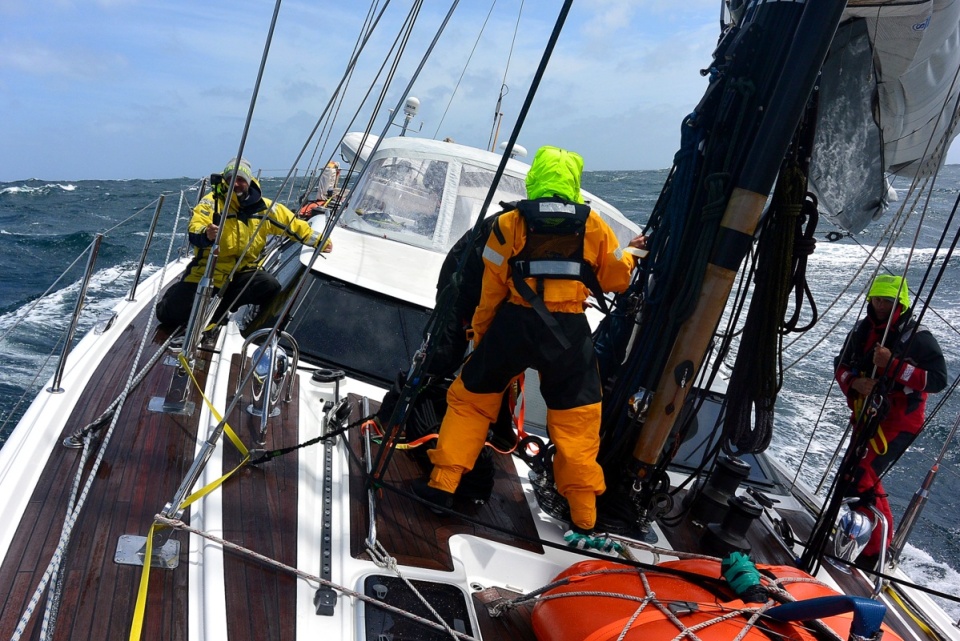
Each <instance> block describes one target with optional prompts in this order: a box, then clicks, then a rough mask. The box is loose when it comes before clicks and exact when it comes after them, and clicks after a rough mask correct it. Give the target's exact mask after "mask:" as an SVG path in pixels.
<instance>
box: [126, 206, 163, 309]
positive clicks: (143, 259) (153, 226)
mask: <svg viewBox="0 0 960 641" xmlns="http://www.w3.org/2000/svg"><path fill="white" fill-rule="evenodd" d="M164 198H165V196H164V195H163V194H160V198H159V199H158V200H157V208H156V209H155V210H154V212H153V220H151V221H150V231H148V232H147V240H146V241H145V242H144V243H143V251H142V252H140V262H138V263H137V273H136V274H134V275H133V285H131V286H130V294H129V295H128V296H127V300H128V301H130V302H133V301H134V300H136V299H135V298H134V296H136V295H137V285H139V284H140V273H141V272H142V271H143V264H144V263H145V262H146V261H147V250H149V249H150V243H151V242H153V233H154V231H156V229H157V221H158V220H159V219H160V209H161V208H162V207H163V200H164Z"/></svg>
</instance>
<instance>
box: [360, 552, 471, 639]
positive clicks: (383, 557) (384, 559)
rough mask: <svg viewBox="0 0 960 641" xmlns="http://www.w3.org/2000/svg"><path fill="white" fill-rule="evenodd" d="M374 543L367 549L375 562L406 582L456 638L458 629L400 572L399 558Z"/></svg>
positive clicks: (451, 635) (452, 636) (444, 627)
mask: <svg viewBox="0 0 960 641" xmlns="http://www.w3.org/2000/svg"><path fill="white" fill-rule="evenodd" d="M373 543H374V544H373V545H372V546H371V545H370V544H369V543H368V544H367V550H368V551H369V552H370V558H371V560H373V562H374V564H376V565H377V566H379V567H382V568H384V569H387V570H390V571H392V572H393V573H394V574H396V575H397V577H399V578H400V580H401V581H403V582H404V583H405V584H406V586H407V587H408V588H409V589H410V591H411V592H413V593H414V594H415V595H416V596H417V598H418V599H420V602H421V603H423V605H424V606H425V607H426V608H427V610H429V611H430V614H432V615H433V616H434V617H435V618H436V619H437V621H439V622H440V625H442V626H443V629H445V630H446V631H447V634H449V635H450V637H451V638H453V639H456V638H457V633H456V631H455V630H454V629H453V628H451V627H450V626H449V625H447V622H446V621H444V620H443V617H442V616H440V613H439V612H437V611H436V610H435V609H434V608H433V606H432V605H430V602H429V601H427V599H426V597H424V596H423V595H422V594H421V593H420V590H418V589H417V588H416V587H414V585H413V583H411V582H410V581H409V580H408V579H407V577H405V576H403V574H401V573H400V567H399V565H398V564H397V560H396V559H395V558H394V557H392V556H390V555H389V554H388V553H387V550H386V549H385V548H384V547H383V545H381V544H380V542H379V541H374V542H373Z"/></svg>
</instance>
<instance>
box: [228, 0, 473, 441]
mask: <svg viewBox="0 0 960 641" xmlns="http://www.w3.org/2000/svg"><path fill="white" fill-rule="evenodd" d="M458 3H459V0H454V2H453V4H452V5H451V6H450V10H449V11H448V13H447V15H446V17H445V19H444V21H443V24H442V25H441V27H440V29H439V30H438V31H437V33H436V34H435V36H434V38H433V41H432V42H431V43H430V45H429V46H428V47H427V50H426V52H425V53H424V55H423V57H422V58H421V60H420V64H419V66H418V67H417V69H416V71H415V72H414V73H413V75H412V76H411V78H410V81H409V83H408V84H407V86H406V88H405V89H404V91H403V92H402V93H401V95H400V100H399V101H398V103H397V106H396V109H395V110H394V112H398V111H399V110H400V107H401V106H402V103H403V100H405V98H406V96H407V95H408V94H409V92H410V89H411V87H412V86H413V83H414V82H416V80H417V78H418V77H419V76H420V72H421V71H422V70H423V67H424V65H425V64H426V61H427V58H428V57H429V55H430V53H431V52H432V51H433V49H434V47H435V46H436V43H437V41H438V40H439V39H440V35H441V34H442V33H443V30H444V28H445V27H446V25H447V23H448V22H449V21H450V17H451V16H452V15H453V12H454V10H455V9H456V7H457V4H458ZM387 4H389V0H387V3H386V4H385V5H384V9H385V8H386V6H387ZM421 7H422V2H420V1H418V2H415V3H414V5H413V6H412V7H411V9H410V13H409V14H408V16H407V19H406V21H405V23H404V24H405V25H406V26H407V35H406V38H404V39H403V42H404V44H403V45H401V48H400V51H402V50H403V47H404V46H405V44H406V42H407V41H408V40H409V34H410V33H412V31H413V26H414V24H415V23H416V19H417V16H418V15H419V11H420V8H421ZM380 15H382V12H381V14H380ZM399 40H400V38H398V41H399ZM399 58H400V52H398V55H397V61H396V63H395V64H394V66H393V69H392V70H391V73H390V80H388V82H386V83H385V84H384V88H383V91H382V92H381V97H380V99H379V100H378V104H382V102H383V99H384V96H385V94H386V91H387V89H388V87H389V85H390V82H392V77H393V71H395V70H396V65H397V64H399ZM376 114H377V110H374V113H373V115H372V116H371V118H370V121H369V123H368V125H367V130H366V133H369V131H370V128H371V127H372V126H373V121H374V119H375V118H376ZM391 122H392V119H388V120H387V122H386V124H385V125H384V128H383V132H382V134H381V136H380V137H379V138H378V139H377V142H376V144H374V147H373V150H372V151H371V152H370V153H371V155H372V154H373V153H375V152H376V150H377V148H378V147H379V145H380V141H381V140H383V138H384V136H385V135H386V133H387V131H388V129H389V127H390V124H391ZM362 148H363V142H361V149H362ZM305 149H306V145H305V146H304V148H303V150H301V154H302V153H303V151H304V150H305ZM298 161H299V158H298ZM295 165H296V163H294V166H295ZM368 166H369V164H367V163H365V164H364V167H363V169H361V176H362V175H363V173H364V172H365V171H366V170H367V167H368ZM291 171H292V169H291ZM346 208H347V207H346V202H345V203H344V204H343V205H342V206H341V207H340V208H339V209H338V210H337V213H336V215H334V216H332V217H330V218H329V219H328V220H327V223H326V226H325V227H324V231H323V233H322V234H321V236H320V241H319V242H318V243H317V246H316V248H314V251H313V253H312V254H311V256H310V261H309V262H308V263H307V265H306V269H305V270H304V272H303V274H301V277H300V280H299V281H298V283H297V287H296V288H295V290H294V295H292V296H290V297H289V298H288V299H287V301H286V303H285V304H284V306H283V309H282V310H281V311H280V313H279V314H278V316H277V318H278V320H277V323H276V324H275V325H274V326H273V327H272V328H271V331H270V333H269V334H268V335H267V337H266V338H265V339H264V344H267V343H270V342H272V341H273V340H274V339H275V337H276V335H277V334H278V333H279V331H280V330H279V328H280V325H281V324H283V323H284V322H285V319H287V318H289V315H290V310H291V309H292V307H293V304H294V302H295V301H296V300H297V298H298V293H299V289H300V287H302V285H303V283H304V282H306V277H307V275H308V274H310V273H311V272H312V271H313V264H314V263H315V262H316V260H317V258H318V257H319V256H320V255H321V249H322V248H323V246H324V245H325V244H326V242H327V240H328V239H329V238H330V234H331V233H332V231H333V227H334V226H335V225H336V223H337V221H338V220H339V218H340V216H341V214H342V213H343V211H345V210H346ZM254 371H255V368H252V367H251V368H250V370H249V371H248V372H247V374H246V376H245V377H244V380H243V381H242V383H241V384H240V385H241V387H242V386H245V385H247V383H248V381H249V380H250V378H251V377H252V376H253V372H254ZM239 401H240V396H239V395H237V396H235V397H234V398H233V400H232V401H231V402H230V404H229V405H228V407H227V409H226V411H224V416H227V415H229V414H230V412H232V411H233V408H234V407H235V406H236V404H237V403H238V402H239ZM225 423H226V418H224V419H223V420H222V421H221V422H220V424H218V425H217V429H220V427H221V425H223V424H225Z"/></svg>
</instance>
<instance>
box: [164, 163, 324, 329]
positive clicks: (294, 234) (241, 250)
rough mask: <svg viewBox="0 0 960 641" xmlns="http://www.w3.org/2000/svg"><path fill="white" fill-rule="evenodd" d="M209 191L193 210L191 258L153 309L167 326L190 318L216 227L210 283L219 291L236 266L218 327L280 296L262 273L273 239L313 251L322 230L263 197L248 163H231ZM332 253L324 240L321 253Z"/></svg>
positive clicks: (217, 315) (189, 228)
mask: <svg viewBox="0 0 960 641" xmlns="http://www.w3.org/2000/svg"><path fill="white" fill-rule="evenodd" d="M234 174H235V175H236V182H235V183H234V191H233V195H232V196H231V199H230V207H229V211H228V212H227V213H226V215H225V216H224V209H225V207H224V201H225V199H226V192H227V188H228V187H229V185H230V182H231V181H232V180H233V178H234ZM214 182H215V183H216V184H211V187H212V189H211V191H210V192H209V193H207V194H206V195H205V196H204V197H203V199H201V201H200V202H199V203H198V204H197V206H196V207H194V208H193V216H192V217H191V218H190V223H189V225H188V226H187V231H188V233H189V238H190V244H191V245H193V246H194V257H193V261H192V262H191V263H190V266H189V267H188V268H187V270H186V272H185V273H184V276H183V278H182V279H181V280H180V282H178V283H175V284H174V285H172V286H171V287H170V288H169V289H168V290H167V291H166V293H165V294H164V296H163V298H162V299H161V300H160V302H159V303H158V304H157V319H158V320H159V321H160V322H161V323H163V324H167V325H182V324H185V323H186V322H187V320H188V319H189V318H190V309H191V307H192V306H193V301H194V297H195V295H196V291H197V286H198V284H199V283H200V279H201V278H203V275H204V273H205V272H206V269H207V261H208V260H209V258H210V251H211V249H212V248H213V245H214V241H215V240H216V239H217V232H218V231H219V229H220V225H221V224H222V225H223V232H222V233H221V234H220V243H219V245H218V246H217V259H216V264H215V265H214V269H213V284H214V286H216V287H218V288H220V287H222V286H223V285H224V283H225V282H226V280H227V277H228V276H229V275H230V273H231V272H232V271H233V270H234V267H236V268H237V269H236V272H235V273H234V275H233V280H232V281H231V282H230V283H229V285H228V286H227V288H226V290H225V291H224V292H223V297H222V300H221V303H220V305H219V307H218V308H217V310H216V312H214V316H213V318H214V321H215V322H220V321H222V320H223V318H224V317H225V316H226V314H227V312H228V311H235V310H236V309H238V308H239V307H241V306H243V305H262V304H265V303H268V302H270V300H271V299H272V298H273V297H274V296H275V295H276V294H277V293H278V292H279V291H280V282H279V281H278V280H277V279H276V277H274V276H273V275H272V274H268V273H266V272H264V271H262V270H261V269H260V261H261V260H262V256H261V253H262V252H263V248H264V246H265V245H266V243H267V237H268V236H271V235H274V236H276V235H284V236H287V237H289V238H292V239H294V240H297V241H300V242H301V243H303V244H305V245H309V246H311V247H316V246H317V244H318V243H319V242H320V236H321V233H320V231H315V230H314V229H313V228H312V227H311V226H310V224H309V223H307V222H305V221H303V220H300V219H299V218H297V217H296V215H294V213H293V212H292V211H290V210H289V209H287V208H286V207H284V206H283V205H282V204H280V203H274V202H272V201H270V200H269V199H267V198H264V197H263V194H262V192H261V190H260V183H259V182H257V180H256V179H255V178H254V177H253V171H252V170H251V167H250V163H249V162H247V160H246V159H242V158H241V159H240V161H239V162H238V161H237V159H236V158H232V159H231V160H230V162H228V163H227V166H226V167H225V168H224V170H223V174H222V177H221V176H217V175H216V174H215V175H214V176H213V177H212V178H211V183H214ZM332 248H333V245H332V243H331V242H330V241H329V240H328V241H327V243H326V246H325V247H324V248H323V251H325V252H329V251H330V250H331V249H332Z"/></svg>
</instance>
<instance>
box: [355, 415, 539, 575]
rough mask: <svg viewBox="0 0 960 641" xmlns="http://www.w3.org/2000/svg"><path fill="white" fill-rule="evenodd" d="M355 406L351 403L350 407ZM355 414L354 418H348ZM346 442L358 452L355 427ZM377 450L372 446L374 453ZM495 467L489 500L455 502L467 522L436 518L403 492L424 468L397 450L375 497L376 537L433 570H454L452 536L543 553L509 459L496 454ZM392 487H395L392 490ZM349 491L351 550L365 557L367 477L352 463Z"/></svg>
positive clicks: (408, 561) (409, 561) (403, 559)
mask: <svg viewBox="0 0 960 641" xmlns="http://www.w3.org/2000/svg"><path fill="white" fill-rule="evenodd" d="M357 405H358V404H357V403H353V406H354V407H357ZM358 417H359V415H356V416H353V417H352V418H351V420H356V419H357V418H358ZM350 446H351V447H352V448H353V450H354V451H355V452H359V451H360V437H359V434H358V433H357V432H356V431H354V432H352V436H351V439H350ZM378 451H379V448H378V447H376V446H375V447H374V456H376V453H377V452H378ZM494 467H495V470H496V475H495V477H494V489H493V495H492V496H491V497H490V500H489V501H487V502H486V503H485V504H484V505H479V506H478V505H474V504H471V503H468V502H466V501H461V500H459V499H458V500H457V502H456V504H455V505H454V509H456V510H459V511H462V512H463V514H464V515H465V516H467V517H468V518H469V519H470V520H465V519H462V518H460V517H457V516H452V515H440V516H438V515H436V514H434V513H433V512H431V511H430V509H429V508H427V507H426V506H425V505H423V504H422V503H420V502H418V501H417V500H416V499H414V498H413V497H412V496H408V495H405V494H406V493H408V492H409V491H410V483H411V481H413V480H414V479H418V478H425V477H426V475H427V473H428V470H426V469H425V468H424V467H422V466H421V465H420V464H419V463H418V462H417V461H416V459H414V457H413V456H412V455H410V454H408V453H406V452H395V453H394V455H393V457H392V459H391V462H390V466H389V468H388V469H387V474H386V476H385V478H384V481H385V484H386V485H387V486H389V488H390V489H387V490H381V491H380V492H378V493H377V498H376V511H377V523H376V526H377V538H378V540H379V541H380V542H381V543H382V544H383V546H384V547H385V548H386V549H387V550H388V551H389V552H390V553H391V554H392V555H393V556H395V557H396V558H397V560H398V561H399V562H400V563H402V564H404V565H413V566H417V567H422V568H428V569H432V570H447V571H450V570H453V559H452V557H451V554H450V546H449V544H448V541H449V539H450V537H451V536H453V535H455V534H470V535H474V536H479V537H483V538H486V539H489V540H491V541H497V542H501V543H504V544H506V545H511V546H514V547H518V548H520V549H524V550H528V551H530V552H535V553H542V552H543V548H542V546H540V544H539V543H535V542H534V541H536V540H537V528H536V525H535V524H534V522H533V517H532V516H531V514H530V509H529V507H528V506H527V500H526V498H525V497H524V494H523V489H522V487H521V486H520V482H519V479H518V478H517V471H516V468H515V467H514V465H513V459H512V458H511V457H509V456H495V457H494ZM394 489H395V490H399V491H392V490H394ZM400 492H404V493H403V494H401V493H400ZM350 494H351V497H350V498H351V503H352V505H353V506H354V507H353V509H351V524H350V531H351V533H352V539H351V544H350V549H351V554H352V555H353V556H354V557H357V558H369V557H368V556H367V554H366V552H365V550H364V539H365V538H366V536H367V532H368V530H369V517H368V509H367V492H366V486H365V476H364V474H363V473H362V472H361V471H360V470H359V469H358V468H357V466H352V467H351V475H350ZM479 523H483V524H489V525H490V527H485V526H483V525H478V524H479Z"/></svg>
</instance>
